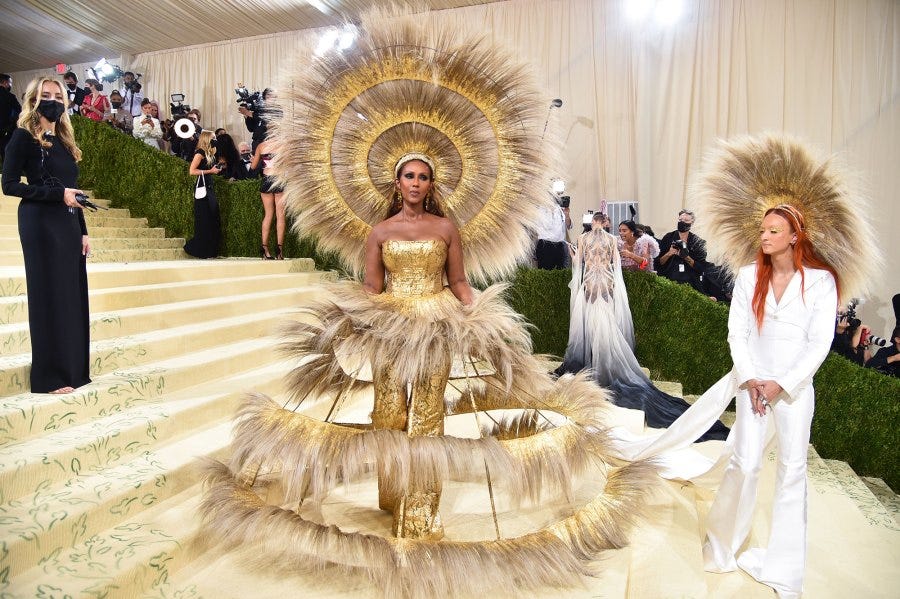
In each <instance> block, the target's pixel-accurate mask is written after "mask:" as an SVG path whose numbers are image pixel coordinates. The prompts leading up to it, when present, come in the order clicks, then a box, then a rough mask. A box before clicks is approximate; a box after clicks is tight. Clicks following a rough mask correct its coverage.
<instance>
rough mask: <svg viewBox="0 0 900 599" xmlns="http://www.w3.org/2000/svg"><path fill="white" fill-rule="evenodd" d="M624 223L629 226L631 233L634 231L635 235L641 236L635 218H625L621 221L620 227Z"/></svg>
mask: <svg viewBox="0 0 900 599" xmlns="http://www.w3.org/2000/svg"><path fill="white" fill-rule="evenodd" d="M622 225H625V226H626V227H628V230H629V231H631V233H632V234H633V235H634V236H635V237H640V236H641V234H640V232H639V230H638V227H637V225H636V224H635V223H634V221H633V220H623V221H622V222H620V223H619V226H620V227H621V226H622Z"/></svg>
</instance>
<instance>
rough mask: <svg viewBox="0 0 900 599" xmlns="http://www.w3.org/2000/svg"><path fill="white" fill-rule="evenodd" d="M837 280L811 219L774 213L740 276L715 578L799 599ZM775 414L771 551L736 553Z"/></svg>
mask: <svg viewBox="0 0 900 599" xmlns="http://www.w3.org/2000/svg"><path fill="white" fill-rule="evenodd" d="M838 287H839V283H838V276H837V274H836V273H835V271H834V269H833V268H832V267H831V266H829V265H828V264H826V263H825V262H823V261H822V259H821V258H819V257H818V255H817V254H816V252H815V250H814V248H813V246H812V244H811V243H810V241H809V238H808V237H807V236H806V230H805V228H804V218H803V215H802V214H801V213H800V212H799V211H798V210H797V209H796V208H794V207H793V206H791V205H789V204H779V205H777V206H775V207H773V208H770V209H768V210H766V212H765V216H764V217H763V219H762V223H761V226H760V229H759V251H758V253H757V259H756V263H755V264H751V265H749V266H745V267H743V268H741V269H740V271H738V276H737V281H736V283H735V287H734V297H733V299H732V303H731V309H730V311H729V315H728V344H729V346H730V348H731V357H732V360H733V361H734V368H733V370H732V372H733V373H734V375H735V381H736V382H738V383H739V388H740V389H741V392H739V393H738V394H737V397H736V404H735V410H736V420H735V423H734V427H733V429H732V430H733V433H732V436H733V438H732V440H731V445H732V452H731V457H730V459H729V461H728V465H727V467H726V469H725V474H724V476H723V478H722V482H721V484H720V485H719V491H718V493H717V494H716V499H715V501H714V502H713V505H712V507H711V508H710V512H709V515H708V517H707V541H706V543H705V545H704V547H703V554H704V560H705V562H706V568H707V570H710V571H714V572H730V571H733V570H735V569H737V568H741V569H742V570H744V571H746V572H747V573H749V574H750V575H751V576H753V577H754V578H756V579H757V580H758V581H760V582H762V583H763V584H767V585H769V586H771V587H773V588H774V589H775V590H776V591H777V592H778V595H779V597H797V596H799V594H800V591H801V589H802V582H803V569H804V564H805V557H806V493H807V490H806V455H807V451H808V446H809V433H810V427H811V424H812V417H813V411H814V407H815V396H814V392H813V387H812V378H813V375H814V374H815V373H816V371H817V370H818V369H819V366H820V365H821V363H822V361H823V360H824V359H825V357H826V356H827V355H828V351H829V349H830V347H831V340H832V337H833V336H834V315H835V313H836V311H837V301H838V300H837V298H838ZM768 412H771V413H772V415H773V418H774V420H775V430H776V437H777V441H778V475H777V480H776V483H775V501H774V503H773V506H772V523H771V532H770V534H769V540H768V543H767V544H766V546H765V547H761V548H754V549H749V550H747V551H745V552H744V553H741V554H740V555H738V551H739V549H740V548H741V546H742V545H743V543H744V541H745V540H746V539H747V537H748V535H749V534H750V529H751V526H752V524H753V512H754V509H753V508H754V503H755V500H756V494H757V493H756V491H757V486H758V482H759V472H760V469H761V467H762V458H763V449H764V447H765V445H766V429H767V425H768V419H767V418H766V415H767V413H768Z"/></svg>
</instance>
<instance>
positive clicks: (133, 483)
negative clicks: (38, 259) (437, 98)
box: [0, 198, 900, 599]
mask: <svg viewBox="0 0 900 599" xmlns="http://www.w3.org/2000/svg"><path fill="white" fill-rule="evenodd" d="M6 203H7V199H5V198H4V199H3V201H0V206H3V207H4V208H3V210H2V212H0V214H3V216H0V218H6V216H5V214H6V207H5V204H6ZM10 213H11V212H10ZM89 218H98V217H96V216H93V215H92V216H89ZM99 218H104V216H100V217H99ZM109 218H115V219H128V218H130V217H129V216H127V215H126V216H110V217H109ZM104 222H107V223H108V224H111V225H114V226H113V227H111V228H108V227H104V226H102V225H101V224H99V223H97V224H96V225H95V226H92V227H91V232H92V236H93V237H94V243H95V247H97V248H100V247H104V248H108V249H105V250H103V251H104V252H109V253H108V254H105V253H103V254H101V253H100V251H101V250H99V249H95V252H97V253H95V258H93V259H92V260H91V264H89V266H88V277H89V288H90V302H91V340H92V341H91V373H92V378H93V382H92V383H91V384H90V385H87V386H85V387H83V388H81V389H78V390H76V392H75V393H73V394H71V395H65V396H56V395H35V394H31V393H28V392H27V387H28V384H27V381H28V370H29V362H30V353H29V352H30V343H29V339H28V326H27V306H26V304H25V302H24V299H25V297H24V293H25V281H24V272H23V269H22V267H21V266H6V267H0V293H2V296H0V302H2V304H3V305H2V307H0V314H2V320H0V322H2V324H0V341H2V344H0V597H3V598H4V599H5V598H18V597H22V598H33V597H60V598H62V597H72V598H76V597H96V598H100V597H110V598H113V597H116V598H136V597H146V598H159V599H163V598H166V599H168V598H173V597H182V598H199V597H205V598H207V599H219V598H227V597H234V598H265V597H272V598H275V597H278V598H282V597H301V596H316V597H324V596H328V597H338V596H341V597H370V596H373V595H375V594H377V590H376V589H372V588H370V587H368V586H366V584H365V582H359V581H355V580H349V581H348V580H344V579H334V578H329V577H327V575H323V576H292V577H285V576H283V575H276V574H275V573H274V570H268V569H266V568H262V569H260V568H256V567H248V565H247V564H246V562H244V561H242V560H241V559H239V558H238V557H236V556H235V555H233V554H223V553H221V552H219V551H218V550H216V549H210V548H208V547H207V546H206V545H205V544H204V543H203V540H202V538H201V537H200V535H199V534H198V520H197V517H196V507H197V504H198V502H199V498H200V492H201V487H200V483H199V480H198V472H197V467H196V466H197V458H198V457H201V456H213V457H222V456H224V455H225V454H226V451H227V446H228V443H229V438H230V431H231V418H232V415H233V413H234V410H235V408H236V406H237V404H238V401H239V399H240V397H241V396H242V395H243V393H244V392H245V391H247V390H257V391H262V392H265V393H268V394H270V395H272V396H273V397H278V396H279V395H281V394H282V393H283V389H282V384H281V378H282V376H283V375H284V373H285V372H286V371H287V369H288V364H286V363H285V362H283V361H281V360H280V359H279V358H278V356H277V354H276V353H275V352H274V348H275V345H276V339H275V336H274V335H273V331H274V330H275V328H276V327H277V325H278V323H279V322H282V321H283V320H284V319H286V318H290V317H291V314H290V313H291V311H292V310H293V309H295V308H296V307H298V306H300V305H302V304H303V303H304V302H307V301H309V300H310V299H311V298H314V297H316V295H317V294H318V293H319V290H318V284H319V283H320V282H321V281H322V280H323V279H324V278H326V277H327V275H326V274H324V273H319V272H315V271H313V270H312V269H313V264H312V262H311V261H309V260H293V261H283V262H282V261H261V260H258V259H252V260H251V259H246V260H207V261H199V260H182V259H179V260H174V259H172V260H167V261H156V260H155V259H154V260H151V261H143V262H132V261H131V260H132V258H129V259H124V258H123V259H122V260H117V258H122V254H117V253H116V252H129V251H138V252H140V251H141V250H136V249H133V248H135V246H133V245H131V244H130V243H128V242H125V243H123V245H124V247H125V248H128V249H119V250H116V249H114V245H113V244H112V241H114V240H115V239H127V240H135V239H142V238H141V237H140V236H139V232H144V231H151V229H147V228H146V223H145V222H142V219H130V220H129V221H128V222H127V223H126V222H124V221H121V222H112V223H111V222H109V221H104ZM3 223H4V225H2V226H4V227H9V226H14V225H11V224H6V221H5V220H4V221H3ZM126 225H127V226H126ZM89 226H91V223H89ZM107 229H108V230H109V231H111V233H110V234H109V236H108V237H104V235H103V234H104V233H105V230H107ZM5 231H6V229H5V228H4V229H3V230H0V233H2V234H5ZM146 239H150V237H147V238H146ZM154 239H156V238H154ZM159 239H164V238H162V237H160V238H159ZM16 241H17V240H16ZM4 242H5V241H4ZM107 242H110V245H106V244H107ZM179 243H180V240H179ZM179 243H175V245H177V246H178V247H179V248H180V245H179ZM161 245H162V244H161ZM3 247H4V248H5V247H8V245H4V246H3ZM2 251H8V252H14V251H15V250H2ZM153 251H168V250H166V249H165V248H162V247H160V248H157V249H155V250H153ZM173 251H175V252H176V254H177V256H173V258H175V257H177V258H183V257H184V255H183V252H182V253H180V254H178V252H181V250H180V249H177V251H176V250H173ZM152 255H153V254H143V256H144V257H147V256H152ZM101 256H102V257H104V259H106V256H108V257H109V260H108V261H107V262H105V263H96V261H97V260H98V259H99V258H100V257H101ZM7 258H8V259H9V260H10V261H13V258H14V257H13V256H11V255H10V256H7ZM123 262H129V263H127V264H126V263H123ZM660 386H661V387H663V388H664V389H665V390H666V391H667V392H669V393H673V394H680V393H681V389H680V385H678V384H677V383H660ZM344 409H345V410H346V412H350V413H353V414H354V415H356V416H359V417H363V418H364V417H365V414H366V412H367V410H368V409H369V408H368V407H367V406H366V405H364V403H362V402H359V403H356V404H351V405H348V406H347V407H346V408H344ZM346 412H345V413H346ZM613 412H614V415H615V417H616V419H617V421H618V422H619V423H621V424H623V425H625V426H629V427H631V428H633V429H634V430H635V431H640V430H641V429H642V428H643V425H642V418H641V415H640V413H638V412H634V411H631V410H621V409H618V408H614V409H613ZM447 428H448V432H455V431H462V432H463V433H465V432H466V431H467V430H469V429H471V428H472V422H471V416H469V417H468V418H467V419H466V417H463V416H457V417H452V418H451V419H450V420H449V421H448V426H447ZM469 432H471V431H469ZM476 434H477V433H476ZM718 448H719V445H718V444H717V443H716V442H711V443H707V444H704V446H703V449H704V451H709V452H710V453H715V452H716V451H717V450H718ZM773 477H774V461H773V456H769V461H768V462H767V463H766V465H765V468H764V472H763V479H762V483H761V492H760V501H761V503H762V504H763V505H762V507H763V508H767V507H768V504H767V502H770V501H771V486H772V484H773V483H772V481H773ZM810 481H811V485H810V553H809V567H808V572H807V580H808V582H807V589H806V591H807V592H806V595H805V596H807V597H811V598H820V597H842V598H843V597H855V596H865V597H891V596H896V595H895V594H894V593H895V589H896V588H900V580H898V572H897V568H896V564H897V563H900V561H898V558H900V555H898V553H900V540H898V539H900V532H898V531H900V527H898V524H897V520H898V501H897V496H896V495H895V494H894V493H893V492H892V491H891V490H890V489H888V488H887V487H885V486H884V485H883V483H880V481H877V480H862V481H861V480H860V479H859V478H858V477H856V476H855V474H853V473H852V470H850V469H849V467H848V466H847V465H846V464H844V463H842V462H832V461H829V460H822V459H820V458H819V457H818V455H817V454H816V453H815V450H814V449H813V448H810ZM589 483H590V481H588V483H587V484H586V486H585V487H583V489H582V491H583V494H584V495H585V496H590V494H591V493H593V492H594V491H595V489H592V488H591V486H590V484H589ZM870 488H874V489H876V490H877V493H873V492H872V491H870ZM444 489H445V493H444V500H443V501H444V506H445V508H447V509H446V512H447V513H446V514H445V524H446V526H447V530H448V534H455V533H454V530H457V531H458V532H459V534H462V535H464V534H466V533H467V532H468V530H467V529H465V528H457V529H454V527H461V526H464V524H462V523H464V522H467V521H469V520H466V519H464V518H456V519H454V513H453V511H454V509H457V510H462V511H469V510H470V508H471V509H473V510H474V509H479V508H481V507H482V506H484V505H486V501H485V499H486V498H485V497H482V496H480V495H478V493H482V494H484V489H480V490H473V489H470V488H468V487H466V486H465V485H462V484H454V483H448V484H447V485H446V486H445V487H444ZM374 497H375V495H374V485H373V484H372V483H371V482H369V483H361V484H359V485H352V486H351V487H349V488H346V489H339V490H336V491H335V492H334V493H333V494H332V497H330V498H329V502H328V505H327V506H326V510H330V511H329V513H342V514H345V515H346V514H352V515H354V516H355V519H353V520H351V521H352V522H353V524H352V525H353V526H355V527H357V528H363V529H365V528H371V529H380V528H386V526H385V524H384V519H385V516H384V515H381V516H380V519H379V516H378V515H375V516H372V515H371V512H372V511H373V510H368V509H362V508H360V505H362V504H365V505H367V506H368V505H372V504H373V503H374ZM711 500H712V494H711V493H710V492H708V491H705V490H703V489H701V488H699V487H694V486H692V485H684V484H677V483H673V482H668V483H664V484H663V485H662V488H661V490H660V493H659V494H657V495H656V496H654V497H653V499H652V500H651V502H652V504H653V505H652V509H651V510H650V513H651V515H652V519H651V520H650V521H649V522H648V523H646V524H643V525H641V527H640V529H639V530H638V531H637V533H636V534H635V535H634V537H633V542H632V544H631V546H630V547H628V548H626V549H623V550H621V551H617V552H611V553H610V554H609V555H608V557H606V558H605V559H604V560H603V561H602V563H601V564H600V572H601V573H600V575H599V576H598V577H597V578H585V579H584V584H585V588H584V589H576V590H560V589H547V590H546V592H544V593H537V595H539V596H548V597H550V596H553V597H610V598H613V597H615V598H626V597H627V598H652V599H657V598H665V597H713V598H720V597H735V598H737V597H740V598H741V599H743V598H745V597H749V598H755V597H760V598H763V597H765V598H769V597H772V596H773V594H772V592H771V591H770V590H769V589H768V588H767V587H763V586H761V585H759V584H756V583H755V582H753V581H752V580H750V579H749V578H748V577H747V576H745V575H742V574H740V573H733V574H727V575H712V574H705V573H704V572H703V569H702V562H701V556H700V543H701V541H702V530H703V515H704V514H705V513H706V511H707V510H708V507H709V503H710V502H711ZM498 505H499V506H500V508H501V510H503V509H506V511H505V512H504V513H503V519H504V521H503V527H504V530H507V531H513V530H515V529H516V528H517V527H520V528H521V527H523V526H527V525H530V524H531V522H532V521H538V520H539V519H540V518H541V517H542V516H547V515H548V514H550V513H552V512H554V511H556V512H558V511H560V510H565V509H567V508H566V506H565V505H563V504H554V505H548V506H542V508H541V509H528V510H522V511H516V510H510V509H508V506H506V508H505V507H504V503H503V500H502V498H500V499H499V504H498ZM386 518H387V520H388V521H389V519H390V517H389V516H386ZM481 520H482V521H483V522H480V523H478V525H479V526H480V524H482V523H483V524H489V523H490V517H489V515H488V513H485V512H482V513H481ZM762 520H765V519H761V521H762ZM344 521H345V522H346V520H344ZM485 528H487V529H489V530H492V528H491V527H490V526H486V527H485ZM765 532H766V531H765V530H764V529H762V528H759V529H758V530H754V536H755V537H756V538H764V536H763V535H764V534H765ZM509 594H510V596H521V593H517V592H516V591H515V590H514V589H511V590H510V593H509Z"/></svg>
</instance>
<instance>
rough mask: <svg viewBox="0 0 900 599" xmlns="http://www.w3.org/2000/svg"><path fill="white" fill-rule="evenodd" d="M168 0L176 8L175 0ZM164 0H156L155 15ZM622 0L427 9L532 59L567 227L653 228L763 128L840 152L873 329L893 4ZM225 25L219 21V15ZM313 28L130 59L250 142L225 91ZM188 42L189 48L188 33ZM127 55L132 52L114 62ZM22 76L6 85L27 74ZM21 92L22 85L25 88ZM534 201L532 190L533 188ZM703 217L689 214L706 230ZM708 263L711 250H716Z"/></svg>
mask: <svg viewBox="0 0 900 599" xmlns="http://www.w3.org/2000/svg"><path fill="white" fill-rule="evenodd" d="M172 1H173V2H174V1H175V0H172ZM168 3H169V2H168V0H164V1H162V3H161V4H160V8H161V10H164V9H165V6H166V5H167V4H168ZM628 6H629V2H628V0H595V1H591V0H511V1H507V2H496V3H490V4H484V5H479V6H472V7H467V8H458V9H451V10H444V11H437V12H432V13H428V14H423V15H422V18H423V19H425V20H428V21H431V22H435V23H438V22H440V23H448V22H449V23H452V24H455V25H458V26H460V27H461V28H464V29H466V30H469V29H471V28H472V26H473V24H478V26H479V27H483V29H484V31H485V33H486V35H489V36H492V37H493V38H495V39H496V40H499V41H503V42H504V43H507V44H509V45H510V46H511V47H512V48H513V49H514V51H515V52H516V53H517V54H519V55H520V56H522V57H523V58H524V59H525V60H527V61H529V62H531V63H532V64H533V65H534V68H535V74H536V77H537V80H538V83H539V85H541V86H542V87H543V88H544V89H545V90H546V98H547V103H548V108H549V102H550V100H551V99H552V98H556V97H558V98H561V99H562V100H563V102H564V103H563V106H562V107H561V108H558V109H556V108H554V109H552V110H548V115H549V118H550V121H549V126H548V131H550V132H552V133H553V134H554V135H555V136H556V137H557V138H559V140H560V141H561V145H562V162H561V165H560V172H559V173H558V175H559V176H560V177H562V178H563V179H564V180H565V181H566V182H567V185H568V193H569V194H570V195H571V196H572V214H573V216H574V217H575V218H574V220H575V221H576V227H577V226H578V221H580V215H581V214H582V212H584V211H585V210H587V209H589V208H596V207H598V206H599V203H600V200H601V199H602V198H606V199H607V200H609V201H626V200H627V201H637V202H638V203H639V217H640V220H641V221H643V222H645V223H648V224H650V225H652V226H653V228H654V229H655V230H656V232H657V234H658V235H662V234H663V233H665V232H667V231H669V230H671V229H673V228H674V222H675V217H676V213H677V211H678V210H679V209H680V208H681V207H684V206H689V204H690V198H689V197H687V193H686V188H687V185H688V183H689V181H690V177H691V175H692V174H693V173H694V172H695V171H696V169H697V167H698V165H699V164H700V160H701V157H702V155H703V152H704V151H705V150H707V149H708V148H710V147H711V146H712V145H713V144H714V142H715V140H716V139H717V138H720V137H729V136H733V135H738V134H743V133H748V132H750V133H754V132H760V131H766V130H775V131H782V130H783V131H786V132H790V133H792V134H794V135H798V136H800V137H803V138H805V139H807V140H809V141H810V142H812V143H814V144H816V145H817V146H819V147H820V148H821V149H822V150H824V151H826V152H835V153H837V154H839V155H840V156H841V158H842V159H843V161H844V162H845V163H846V164H847V165H848V166H849V167H850V168H851V170H852V171H853V172H855V173H857V174H858V178H859V180H860V182H863V183H864V188H865V189H864V191H865V193H866V195H867V196H868V197H869V198H870V200H871V209H870V212H871V216H872V219H873V221H874V222H875V226H876V229H877V235H876V237H875V238H874V239H872V243H875V244H878V245H880V246H881V247H882V248H883V250H884V253H885V269H884V274H883V276H882V277H881V278H880V280H879V281H876V282H874V284H873V288H874V292H873V293H872V294H871V297H870V298H869V301H868V304H867V305H866V306H864V308H863V311H862V314H863V317H864V320H866V321H868V322H870V323H871V324H872V325H874V328H875V332H876V333H877V334H882V335H885V336H886V335H887V334H889V332H890V329H891V327H892V326H893V312H892V310H891V307H890V298H891V296H892V295H893V294H894V293H897V292H900V268H898V267H897V264H898V261H900V235H898V225H900V203H897V202H895V201H893V200H894V194H895V190H896V189H898V188H900V168H898V166H900V163H898V157H900V151H898V150H900V3H898V2H897V1H896V0H743V1H741V0H684V1H683V2H682V7H683V14H682V17H681V19H679V20H678V22H677V23H675V24H674V25H671V26H660V25H657V24H656V23H655V22H654V21H653V19H652V18H650V19H648V20H646V21H644V22H636V21H633V20H631V19H629V18H628V16H627V14H626V10H627V8H628ZM222 18H225V19H227V18H228V15H227V14H225V15H222ZM321 33H322V30H306V31H301V32H293V33H285V34H276V35H271V36H260V37H254V38H246V39H240V40H233V41H229V42H222V43H215V44H204V45H200V46H188V47H185V48H180V49H178V50H169V51H160V52H149V53H144V54H138V55H136V56H134V57H133V59H132V60H131V61H129V62H128V63H127V65H126V64H122V65H121V66H123V67H126V66H127V67H131V69H130V70H136V71H139V72H142V73H144V83H145V87H144V91H145V92H146V94H147V95H148V96H149V97H151V98H154V99H161V100H165V99H167V98H168V95H169V94H170V93H173V92H183V93H185V94H186V95H187V101H188V102H189V103H190V104H191V105H192V106H196V107H199V108H200V109H201V110H202V112H203V125H204V126H205V127H207V128H214V127H217V126H220V125H221V126H225V127H226V128H227V129H228V131H229V132H230V133H232V134H233V135H234V137H235V139H236V140H238V141H240V140H241V139H249V134H248V133H247V132H246V130H245V129H244V126H243V122H242V119H241V118H240V115H239V114H238V113H237V111H236V104H235V103H234V97H235V96H234V92H233V88H234V87H235V84H236V83H237V82H238V81H242V82H243V83H245V84H246V85H247V86H248V87H250V88H251V89H261V88H263V87H266V86H269V85H273V86H274V84H275V82H276V81H277V79H278V73H279V70H280V69H282V68H285V67H287V66H289V62H290V60H289V58H290V57H291V56H293V55H294V53H295V52H297V51H298V50H300V51H303V49H304V48H306V50H305V51H311V48H312V47H313V46H314V44H315V42H316V40H317V39H318V36H319V35H320V34H321ZM186 41H189V40H186ZM120 58H121V59H122V60H123V61H124V60H125V59H127V58H128V57H120ZM19 75H24V74H17V79H16V88H17V89H19V86H24V84H25V81H24V79H25V77H23V76H19ZM20 91H21V90H20ZM535 193H536V194H537V193H541V190H535ZM702 224H703V215H702V214H700V215H698V231H699V232H700V233H701V234H702ZM711 250H712V253H713V255H715V251H716V248H715V247H712V248H711Z"/></svg>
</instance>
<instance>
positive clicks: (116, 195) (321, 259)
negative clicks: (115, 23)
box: [72, 116, 338, 270]
mask: <svg viewBox="0 0 900 599" xmlns="http://www.w3.org/2000/svg"><path fill="white" fill-rule="evenodd" d="M72 120H73V123H74V126H75V138H76V141H77V142H78V146H79V147H80V148H81V151H82V153H83V157H82V160H81V162H80V163H79V168H80V176H79V181H78V184H79V186H80V187H82V188H84V189H91V190H93V191H94V193H95V194H96V196H97V197H100V198H105V199H109V200H112V201H113V202H114V204H115V206H116V207H121V208H128V209H129V210H131V213H132V214H133V215H134V216H138V217H141V216H142V217H146V218H147V220H148V221H149V223H150V226H151V227H163V228H165V230H166V235H168V236H170V237H184V238H185V239H189V238H190V237H192V236H193V234H194V233H193V231H194V195H193V194H194V185H195V183H196V180H197V178H196V177H192V176H191V175H189V174H188V164H187V163H186V162H185V161H183V160H181V159H179V158H176V157H174V156H169V155H167V154H165V153H163V152H160V151H158V150H156V149H154V148H151V147H149V146H148V145H147V144H145V143H144V142H142V141H140V140H137V139H134V138H132V137H128V136H127V135H124V134H122V133H121V132H119V131H117V130H115V129H113V128H112V127H110V126H109V125H107V124H104V123H96V122H94V121H92V120H90V119H86V118H84V117H77V116H76V117H73V119H72ZM214 179H215V190H216V199H217V200H218V202H219V211H220V213H221V215H222V246H221V247H220V249H219V252H220V254H221V255H222V256H259V246H260V243H261V240H260V224H261V223H262V217H263V207H262V202H261V201H260V198H259V180H258V179H252V180H247V181H236V182H234V183H231V182H229V181H227V180H225V179H223V178H222V177H219V176H215V177H214ZM288 227H290V222H288ZM275 245H276V244H275V231H274V227H273V229H272V232H271V233H270V235H269V248H270V250H271V251H272V252H273V253H274V252H275V249H276V248H275ZM284 245H285V247H284V254H285V256H286V257H289V258H290V257H308V258H314V259H315V261H316V265H317V266H318V268H320V269H323V270H329V269H333V268H337V267H338V263H337V260H336V259H335V258H334V256H332V255H325V254H319V253H317V252H316V248H315V245H314V244H313V243H312V242H311V241H310V240H309V239H298V238H297V236H296V235H294V234H291V233H290V231H288V233H287V234H286V235H285V244H284Z"/></svg>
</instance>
